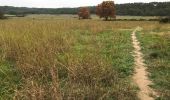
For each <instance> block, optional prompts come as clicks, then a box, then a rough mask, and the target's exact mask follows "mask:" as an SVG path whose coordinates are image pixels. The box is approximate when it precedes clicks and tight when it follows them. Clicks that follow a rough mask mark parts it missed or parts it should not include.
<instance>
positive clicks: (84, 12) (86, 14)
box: [78, 7, 90, 19]
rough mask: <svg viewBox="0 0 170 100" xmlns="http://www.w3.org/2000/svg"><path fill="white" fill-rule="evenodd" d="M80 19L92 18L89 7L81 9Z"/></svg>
mask: <svg viewBox="0 0 170 100" xmlns="http://www.w3.org/2000/svg"><path fill="white" fill-rule="evenodd" d="M78 16H79V19H81V18H82V19H88V18H90V11H89V9H88V8H87V7H81V8H80V9H79V12H78Z"/></svg>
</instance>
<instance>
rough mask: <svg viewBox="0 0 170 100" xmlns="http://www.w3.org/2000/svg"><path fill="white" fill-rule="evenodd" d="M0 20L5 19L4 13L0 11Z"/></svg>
mask: <svg viewBox="0 0 170 100" xmlns="http://www.w3.org/2000/svg"><path fill="white" fill-rule="evenodd" d="M0 19H4V13H3V12H1V11H0Z"/></svg>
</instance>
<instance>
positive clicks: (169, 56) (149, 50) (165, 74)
mask: <svg viewBox="0 0 170 100" xmlns="http://www.w3.org/2000/svg"><path fill="white" fill-rule="evenodd" d="M166 28H167V29H165V26H164V25H161V26H158V27H157V28H155V29H153V30H152V31H143V32H142V34H140V33H139V34H138V37H139V39H140V41H141V43H142V46H143V52H144V54H145V59H146V64H147V65H148V71H149V72H150V73H151V75H150V78H151V79H152V81H153V83H154V84H153V85H152V87H153V88H154V89H156V90H157V91H158V93H159V95H160V98H158V100H169V98H170V27H166Z"/></svg>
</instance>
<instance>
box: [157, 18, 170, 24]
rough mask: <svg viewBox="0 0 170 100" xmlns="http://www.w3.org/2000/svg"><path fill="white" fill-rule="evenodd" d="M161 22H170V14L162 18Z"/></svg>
mask: <svg viewBox="0 0 170 100" xmlns="http://www.w3.org/2000/svg"><path fill="white" fill-rule="evenodd" d="M159 22H160V23H170V16H169V17H162V18H160V20H159Z"/></svg>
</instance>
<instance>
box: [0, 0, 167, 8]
mask: <svg viewBox="0 0 170 100" xmlns="http://www.w3.org/2000/svg"><path fill="white" fill-rule="evenodd" d="M102 1H103V0H0V6H16V7H38V8H60V7H80V6H94V5H97V4H99V3H101V2H102ZM114 1H115V3H116V4H120V3H129V2H130V3H133V2H153V1H156V2H163V1H170V0H114Z"/></svg>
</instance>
